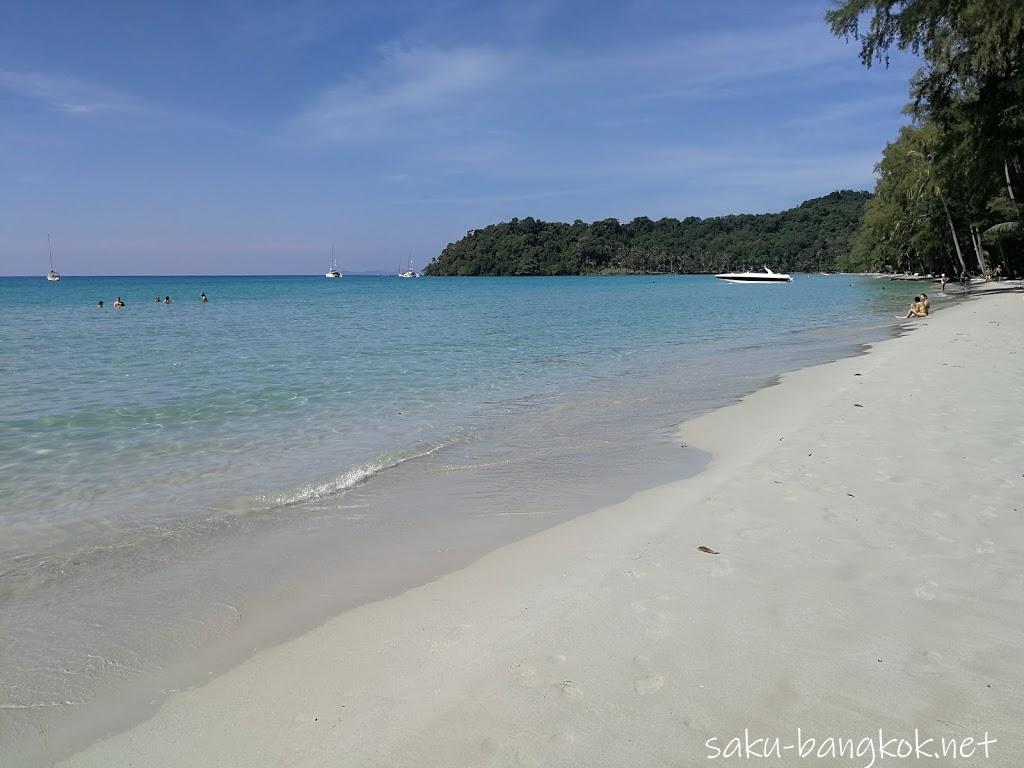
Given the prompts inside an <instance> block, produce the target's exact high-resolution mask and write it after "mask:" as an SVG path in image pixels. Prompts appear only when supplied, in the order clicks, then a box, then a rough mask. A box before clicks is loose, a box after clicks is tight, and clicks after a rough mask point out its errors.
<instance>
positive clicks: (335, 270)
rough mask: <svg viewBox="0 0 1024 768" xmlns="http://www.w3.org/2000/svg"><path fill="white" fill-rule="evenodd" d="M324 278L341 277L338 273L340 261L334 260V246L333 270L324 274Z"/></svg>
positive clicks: (332, 251) (332, 248)
mask: <svg viewBox="0 0 1024 768" xmlns="http://www.w3.org/2000/svg"><path fill="white" fill-rule="evenodd" d="M324 277H341V272H339V271H338V260H337V259H336V258H334V246H333V245H332V246H331V268H330V269H328V270H327V271H326V272H325V273H324Z"/></svg>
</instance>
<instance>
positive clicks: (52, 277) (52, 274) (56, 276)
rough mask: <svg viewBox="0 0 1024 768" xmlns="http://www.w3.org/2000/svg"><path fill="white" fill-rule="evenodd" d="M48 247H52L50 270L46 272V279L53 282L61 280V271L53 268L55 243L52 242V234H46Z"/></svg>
mask: <svg viewBox="0 0 1024 768" xmlns="http://www.w3.org/2000/svg"><path fill="white" fill-rule="evenodd" d="M46 247H47V248H49V249H50V271H49V272H47V273H46V279H47V280H49V281H50V282H51V283H56V282H57V281H58V280H60V272H58V271H57V270H56V269H54V268H53V244H52V243H51V242H50V235H49V233H47V235H46Z"/></svg>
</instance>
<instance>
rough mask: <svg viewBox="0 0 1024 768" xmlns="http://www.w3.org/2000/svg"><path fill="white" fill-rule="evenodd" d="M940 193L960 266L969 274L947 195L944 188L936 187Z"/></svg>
mask: <svg viewBox="0 0 1024 768" xmlns="http://www.w3.org/2000/svg"><path fill="white" fill-rule="evenodd" d="M936 190H937V191H938V193H939V200H941V201H942V209H943V210H944V211H945V212H946V221H947V222H949V232H950V234H952V235H953V245H954V246H956V257H957V258H958V259H960V267H961V269H963V271H964V274H967V262H965V261H964V254H963V252H962V251H961V250H960V241H959V240H957V239H956V227H955V226H953V216H952V215H951V214H950V212H949V206H948V205H947V204H946V197H945V195H943V194H942V190H941V189H939V188H938V187H936Z"/></svg>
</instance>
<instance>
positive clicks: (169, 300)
mask: <svg viewBox="0 0 1024 768" xmlns="http://www.w3.org/2000/svg"><path fill="white" fill-rule="evenodd" d="M170 303H171V297H170V296H164V304H170Z"/></svg>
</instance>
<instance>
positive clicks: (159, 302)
mask: <svg viewBox="0 0 1024 768" xmlns="http://www.w3.org/2000/svg"><path fill="white" fill-rule="evenodd" d="M156 303H157V304H163V303H164V300H163V299H161V298H160V297H159V296H157V297H156Z"/></svg>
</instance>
